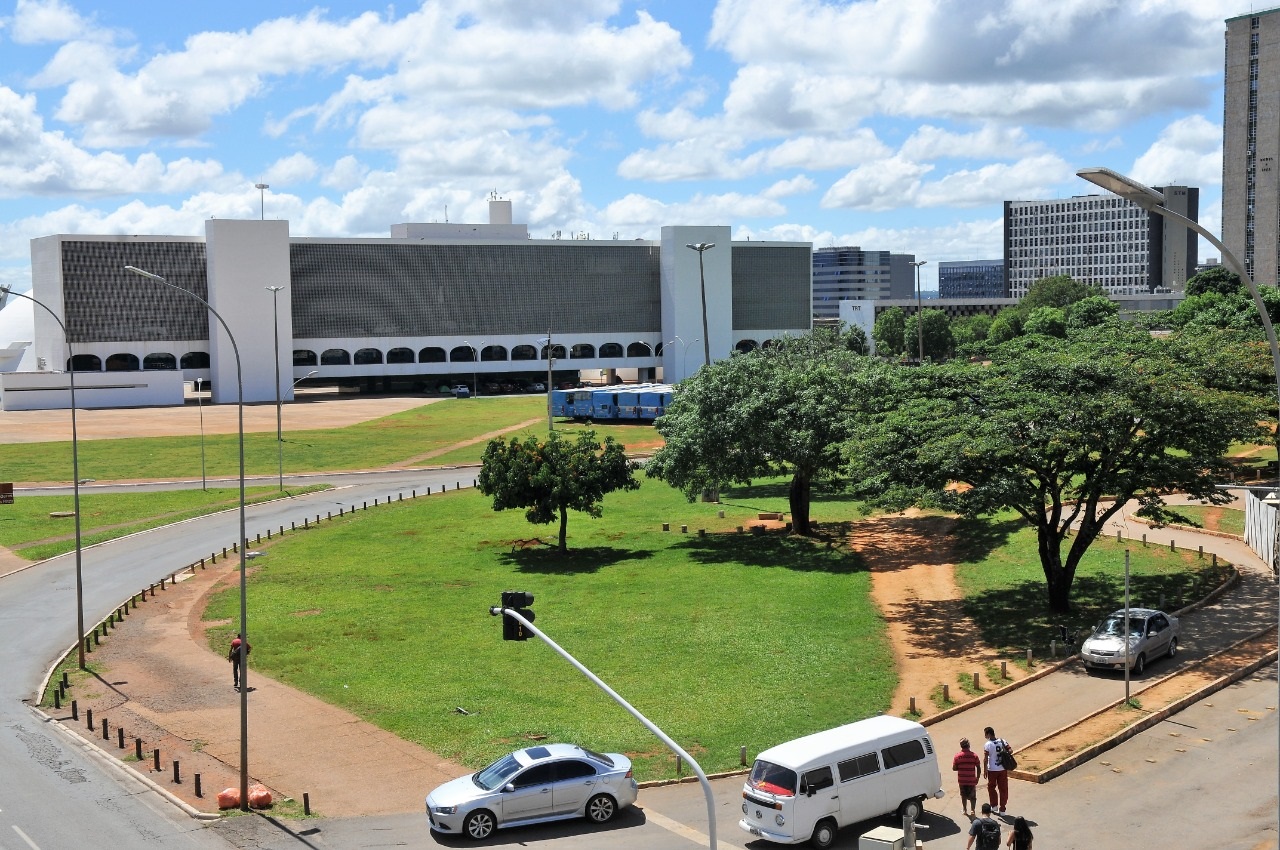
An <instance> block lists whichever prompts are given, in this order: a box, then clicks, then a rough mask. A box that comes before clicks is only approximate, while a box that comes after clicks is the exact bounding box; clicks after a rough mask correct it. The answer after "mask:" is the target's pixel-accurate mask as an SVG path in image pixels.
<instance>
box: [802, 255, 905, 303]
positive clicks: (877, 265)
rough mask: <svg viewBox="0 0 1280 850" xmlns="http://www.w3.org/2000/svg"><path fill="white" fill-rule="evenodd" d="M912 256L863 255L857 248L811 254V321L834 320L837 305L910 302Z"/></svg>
mask: <svg viewBox="0 0 1280 850" xmlns="http://www.w3.org/2000/svg"><path fill="white" fill-rule="evenodd" d="M914 260H915V255H914V254H894V253H891V252H889V251H864V250H863V249H861V248H859V247H857V246H844V247H840V248H835V247H832V248H817V249H815V250H814V252H813V317H814V318H815V319H834V318H838V317H839V315H840V302H841V301H846V300H868V301H878V300H881V299H884V298H911V297H912V296H914V295H915V292H916V290H915V285H916V284H915V280H916V278H915V269H913V268H912V267H911V263H912V261H914Z"/></svg>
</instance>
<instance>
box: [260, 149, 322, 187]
mask: <svg viewBox="0 0 1280 850" xmlns="http://www.w3.org/2000/svg"><path fill="white" fill-rule="evenodd" d="M319 171H320V166H319V165H317V164H316V161H315V160H314V159H312V158H311V157H309V156H307V155H306V154H304V153H295V154H291V155H289V156H286V157H284V158H283V159H278V160H276V161H275V162H273V163H272V164H271V165H270V166H268V167H267V171H266V173H265V174H263V175H262V180H261V181H260V182H263V183H267V184H269V185H272V186H280V187H284V186H290V185H294V184H297V183H306V182H308V181H310V180H311V179H313V178H314V177H315V176H316V174H317V173H319Z"/></svg>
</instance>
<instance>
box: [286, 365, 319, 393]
mask: <svg viewBox="0 0 1280 850" xmlns="http://www.w3.org/2000/svg"><path fill="white" fill-rule="evenodd" d="M318 374H320V370H319V369H312V370H311V371H310V372H308V373H307V374H305V375H303V376H302V377H301V378H299V379H298V380H296V381H294V382H293V387H296V386H298V384H300V383H302V382H303V381H305V380H306V379H307V378H310V377H311V376H312V375H318ZM293 387H290V389H293Z"/></svg>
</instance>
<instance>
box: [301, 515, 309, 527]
mask: <svg viewBox="0 0 1280 850" xmlns="http://www.w3.org/2000/svg"><path fill="white" fill-rule="evenodd" d="M302 527H303V528H310V527H311V520H310V519H309V518H308V517H303V518H302Z"/></svg>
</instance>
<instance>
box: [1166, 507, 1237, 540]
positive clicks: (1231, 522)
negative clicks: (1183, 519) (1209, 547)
mask: <svg viewBox="0 0 1280 850" xmlns="http://www.w3.org/2000/svg"><path fill="white" fill-rule="evenodd" d="M1236 504H1239V502H1236ZM1178 510H1179V511H1181V512H1182V513H1184V514H1186V515H1187V516H1188V517H1190V518H1191V519H1193V520H1195V521H1196V522H1197V523H1198V524H1199V526H1200V527H1201V528H1208V529H1212V530H1213V531H1223V532H1226V533H1227V534H1236V535H1243V534H1244V510H1243V509H1241V508H1224V507H1218V506H1217V505H1182V506H1180V507H1179V508H1178Z"/></svg>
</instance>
